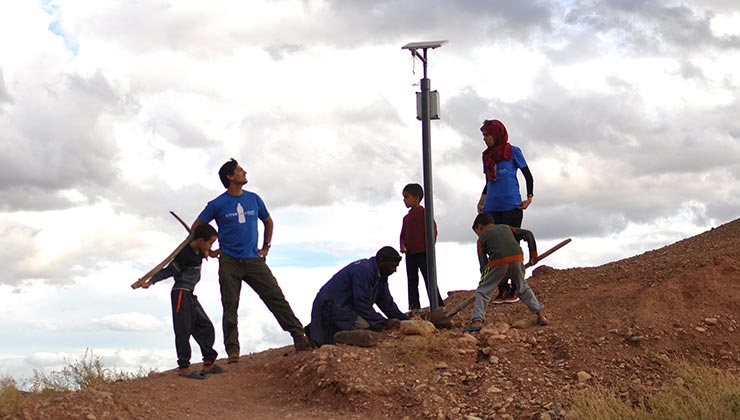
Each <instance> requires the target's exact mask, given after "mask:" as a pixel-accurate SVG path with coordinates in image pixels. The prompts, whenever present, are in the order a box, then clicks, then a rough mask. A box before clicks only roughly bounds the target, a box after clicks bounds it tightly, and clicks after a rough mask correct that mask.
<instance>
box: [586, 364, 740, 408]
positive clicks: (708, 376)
mask: <svg viewBox="0 0 740 420" xmlns="http://www.w3.org/2000/svg"><path fill="white" fill-rule="evenodd" d="M675 371H676V374H677V380H676V382H675V384H674V385H673V386H671V387H669V388H668V390H667V391H666V392H662V393H659V394H655V395H653V396H647V397H645V398H643V399H642V400H641V401H640V402H638V403H637V404H631V403H630V402H629V401H623V400H621V399H619V398H618V397H617V396H616V393H615V392H614V391H613V390H609V389H604V388H595V389H589V390H586V391H584V392H582V393H579V394H577V395H576V396H575V398H574V401H573V409H574V412H573V413H571V414H572V415H573V416H572V418H583V419H589V420H674V419H714V420H724V419H727V420H737V419H739V418H740V376H738V374H737V373H731V372H727V371H724V372H723V371H719V370H718V369H713V368H707V367H700V366H695V365H690V364H688V363H686V362H679V363H676V364H675ZM678 378H680V379H678Z"/></svg>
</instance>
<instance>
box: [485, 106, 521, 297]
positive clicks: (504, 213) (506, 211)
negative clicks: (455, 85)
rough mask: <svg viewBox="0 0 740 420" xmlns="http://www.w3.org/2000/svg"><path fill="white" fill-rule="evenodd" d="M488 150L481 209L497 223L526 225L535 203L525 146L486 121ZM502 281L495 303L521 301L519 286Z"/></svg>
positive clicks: (495, 123) (499, 125)
mask: <svg viewBox="0 0 740 420" xmlns="http://www.w3.org/2000/svg"><path fill="white" fill-rule="evenodd" d="M480 131H481V133H482V134H483V141H484V142H485V143H486V146H487V148H486V150H484V151H483V172H484V173H485V175H486V186H485V187H484V188H483V193H482V194H481V197H480V200H479V201H478V212H479V213H489V214H491V216H493V221H494V223H495V224H497V225H498V224H503V225H509V226H513V227H517V228H518V227H521V226H522V216H523V211H524V210H525V209H526V208H527V207H529V205H530V204H532V197H534V178H533V177H532V172H530V170H529V167H528V166H527V161H526V160H525V159H524V154H523V153H522V149H520V148H518V147H516V146H512V145H511V144H510V143H509V133H508V132H507V131H506V127H505V126H504V124H503V123H502V122H501V121H499V120H486V121H484V122H483V126H482V127H481V128H480ZM517 169H518V170H520V171H521V172H522V175H524V180H525V182H526V184H527V199H526V200H522V197H521V193H520V192H519V180H518V179H517ZM507 283H508V282H501V285H500V286H499V293H498V296H496V298H494V300H493V302H494V303H511V302H517V301H519V295H518V293H517V290H516V288H515V286H513V285H510V284H507Z"/></svg>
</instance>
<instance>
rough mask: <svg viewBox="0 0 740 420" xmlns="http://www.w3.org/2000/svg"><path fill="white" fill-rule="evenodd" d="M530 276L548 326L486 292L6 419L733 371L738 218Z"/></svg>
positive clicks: (454, 398) (505, 399)
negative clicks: (373, 343)
mask: <svg viewBox="0 0 740 420" xmlns="http://www.w3.org/2000/svg"><path fill="white" fill-rule="evenodd" d="M530 284H531V285H532V287H533V288H534V289H535V291H536V292H537V294H538V296H539V298H540V300H542V301H543V303H544V304H545V305H546V311H547V313H548V315H549V317H550V320H551V325H550V326H548V327H537V326H534V325H532V323H531V322H530V321H531V320H532V316H531V315H530V314H528V313H527V310H526V307H525V306H524V305H523V304H509V305H491V307H490V308H489V313H488V321H489V327H488V328H486V329H485V330H484V331H482V332H481V333H478V334H474V335H470V334H464V333H463V332H462V330H461V327H462V326H463V325H464V323H466V322H467V318H468V317H469V313H470V312H469V310H465V311H463V312H461V313H460V314H459V315H458V316H457V317H456V318H455V319H454V320H453V328H452V329H451V330H443V331H439V332H437V333H436V334H434V335H432V336H429V337H420V336H404V335H402V334H401V333H400V332H399V331H391V332H385V333H383V339H382V341H381V343H380V344H379V345H378V346H377V347H374V348H369V349H366V348H358V347H350V346H341V345H340V346H324V347H322V348H321V349H318V350H314V351H311V352H305V353H299V354H295V353H294V352H293V350H292V349H291V348H289V347H285V348H280V349H273V350H269V351H266V352H262V353H258V354H253V355H250V356H245V357H243V358H242V361H241V362H240V363H237V364H233V365H227V364H225V363H224V364H223V366H224V367H225V368H226V369H227V372H226V373H225V374H221V375H212V376H211V377H209V378H208V379H207V380H204V381H195V380H189V379H184V378H180V377H177V376H176V375H175V374H174V373H172V372H163V373H158V374H152V375H150V377H147V378H143V379H138V380H134V381H126V382H119V383H114V384H111V385H109V386H106V387H103V388H100V389H95V390H86V391H81V392H77V393H67V394H61V395H56V396H52V397H49V398H47V399H45V400H42V401H38V402H35V403H34V404H30V405H29V406H28V407H26V409H25V410H24V412H23V413H22V415H21V416H20V417H19V418H23V419H54V420H64V419H89V420H95V419H182V418H187V419H225V420H230V419H385V418H390V419H401V418H409V419H417V418H419V419H458V418H460V419H465V418H471V419H474V418H481V419H507V418H508V419H512V418H523V419H527V418H531V419H539V418H547V416H544V414H545V413H546V414H547V415H548V416H549V417H550V418H563V417H566V415H567V413H568V410H569V407H570V394H571V391H573V390H576V389H579V388H582V387H587V386H593V385H595V384H602V385H607V386H611V387H613V388H614V389H616V390H618V392H619V393H620V395H621V396H622V397H623V398H626V399H635V398H638V397H639V396H641V395H645V394H650V393H656V392H660V391H661V390H666V389H667V388H670V387H671V386H674V385H675V384H674V379H675V378H674V374H673V373H672V370H671V367H670V362H671V361H675V360H680V359H686V360H689V361H692V362H698V363H701V364H704V365H709V366H715V367H717V368H720V369H729V370H733V371H735V372H737V371H738V366H740V364H739V362H740V355H739V354H738V352H739V350H738V349H740V332H739V331H738V329H740V325H738V318H739V317H740V311H738V307H740V305H739V303H740V220H737V221H734V222H731V223H728V224H725V225H723V226H720V227H718V228H715V229H712V230H710V231H708V232H705V233H703V234H701V235H698V236H695V237H692V238H689V239H686V240H683V241H680V242H677V243H675V244H673V245H670V246H666V247H664V248H661V249H657V250H654V251H650V252H646V253H644V254H642V255H638V256H635V257H632V258H628V259H624V260H621V261H617V262H614V263H610V264H606V265H603V266H600V267H593V268H574V269H568V270H556V269H553V268H550V267H547V266H540V267H538V268H537V269H536V270H535V271H534V273H533V278H532V279H531V281H530ZM470 293H472V291H459V292H453V293H451V294H450V296H449V297H448V298H447V299H446V302H447V305H454V304H455V303H457V302H460V301H462V300H463V299H465V298H466V297H467V296H469V295H470ZM579 372H580V374H579ZM540 416H543V417H540Z"/></svg>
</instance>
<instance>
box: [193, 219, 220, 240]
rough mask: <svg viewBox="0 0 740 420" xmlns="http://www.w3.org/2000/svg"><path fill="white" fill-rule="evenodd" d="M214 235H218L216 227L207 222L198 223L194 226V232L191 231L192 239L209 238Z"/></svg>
mask: <svg viewBox="0 0 740 420" xmlns="http://www.w3.org/2000/svg"><path fill="white" fill-rule="evenodd" d="M214 236H215V237H218V232H216V229H215V228H214V227H213V226H211V225H209V224H208V223H204V224H200V225H198V227H196V228H195V232H193V240H196V239H205V240H209V239H211V238H213V237H214Z"/></svg>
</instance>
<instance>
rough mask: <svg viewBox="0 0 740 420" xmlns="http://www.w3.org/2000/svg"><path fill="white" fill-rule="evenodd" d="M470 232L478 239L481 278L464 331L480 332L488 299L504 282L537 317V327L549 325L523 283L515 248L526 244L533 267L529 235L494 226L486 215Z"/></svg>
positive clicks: (480, 216)
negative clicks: (522, 243)
mask: <svg viewBox="0 0 740 420" xmlns="http://www.w3.org/2000/svg"><path fill="white" fill-rule="evenodd" d="M473 231H474V232H475V234H476V235H478V261H479V262H480V271H481V277H480V283H478V289H476V291H475V305H474V306H473V315H472V317H471V321H470V324H468V325H466V326H465V328H464V331H468V332H472V331H480V330H481V329H482V328H483V322H484V321H485V320H486V308H488V302H489V301H490V300H491V297H490V295H491V293H492V292H493V291H494V290H496V289H497V288H498V285H499V283H501V282H502V281H503V280H505V279H508V278H510V279H511V281H512V282H513V283H514V284H515V285H516V287H517V290H518V291H519V298H520V299H521V301H522V303H524V304H525V305H527V307H528V308H529V310H530V311H532V313H534V314H537V324H539V325H547V324H548V323H549V322H548V320H547V318H546V317H545V315H544V314H543V313H542V309H543V308H544V306H543V305H542V303H540V301H539V300H537V296H535V294H534V291H532V289H530V288H529V284H527V280H525V279H524V253H523V252H522V249H521V248H520V247H519V241H521V240H522V239H524V240H525V241H527V245H528V247H529V262H530V263H531V264H535V263H536V262H537V243H536V242H535V240H534V235H533V234H532V232H530V231H528V230H525V229H518V228H515V227H511V226H508V225H495V224H494V223H493V217H491V215H490V214H488V213H480V214H478V216H477V217H476V218H475V221H474V222H473Z"/></svg>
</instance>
